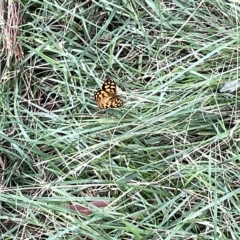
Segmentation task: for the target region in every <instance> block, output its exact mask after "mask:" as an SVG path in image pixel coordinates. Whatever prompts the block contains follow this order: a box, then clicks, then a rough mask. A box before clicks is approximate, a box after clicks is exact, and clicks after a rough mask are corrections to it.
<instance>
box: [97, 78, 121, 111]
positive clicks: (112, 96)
mask: <svg viewBox="0 0 240 240" xmlns="http://www.w3.org/2000/svg"><path fill="white" fill-rule="evenodd" d="M94 99H95V101H96V102H97V104H98V107H99V108H100V109H106V108H119V107H121V106H122V105H123V100H122V99H121V98H120V97H119V96H118V95H117V85H116V83H115V82H114V81H113V80H111V79H110V78H107V79H106V81H105V82H104V83H103V85H102V89H98V90H97V91H96V92H95V94H94Z"/></svg>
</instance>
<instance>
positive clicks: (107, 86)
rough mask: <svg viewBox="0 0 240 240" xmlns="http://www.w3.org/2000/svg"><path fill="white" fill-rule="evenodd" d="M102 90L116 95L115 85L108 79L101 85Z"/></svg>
mask: <svg viewBox="0 0 240 240" xmlns="http://www.w3.org/2000/svg"><path fill="white" fill-rule="evenodd" d="M102 90H103V91H106V92H108V93H111V94H115V95H116V94H117V85H116V83H115V82H114V81H112V80H111V79H110V78H108V79H107V80H106V81H105V82H104V83H103V85H102Z"/></svg>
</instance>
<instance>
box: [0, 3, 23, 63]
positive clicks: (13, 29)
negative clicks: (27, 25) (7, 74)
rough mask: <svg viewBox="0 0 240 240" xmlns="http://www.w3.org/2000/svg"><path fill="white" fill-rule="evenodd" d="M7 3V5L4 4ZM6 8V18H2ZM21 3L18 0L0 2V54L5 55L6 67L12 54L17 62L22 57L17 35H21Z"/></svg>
mask: <svg viewBox="0 0 240 240" xmlns="http://www.w3.org/2000/svg"><path fill="white" fill-rule="evenodd" d="M6 5H7V6H6ZM6 9H7V11H8V12H7V19H6V20H5V19H4V12H5V11H6ZM20 12H21V5H20V3H19V2H18V1H13V0H8V1H7V3H6V1H1V3H0V26H1V28H2V41H3V47H2V50H1V55H3V54H5V55H6V59H7V61H6V63H7V67H8V66H9V64H10V60H11V59H12V56H14V57H15V60H16V61H17V62H19V61H20V60H21V59H22V58H23V50H22V45H21V41H20V40H19V39H18V36H20V35H21V26H22V17H21V15H20Z"/></svg>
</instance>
